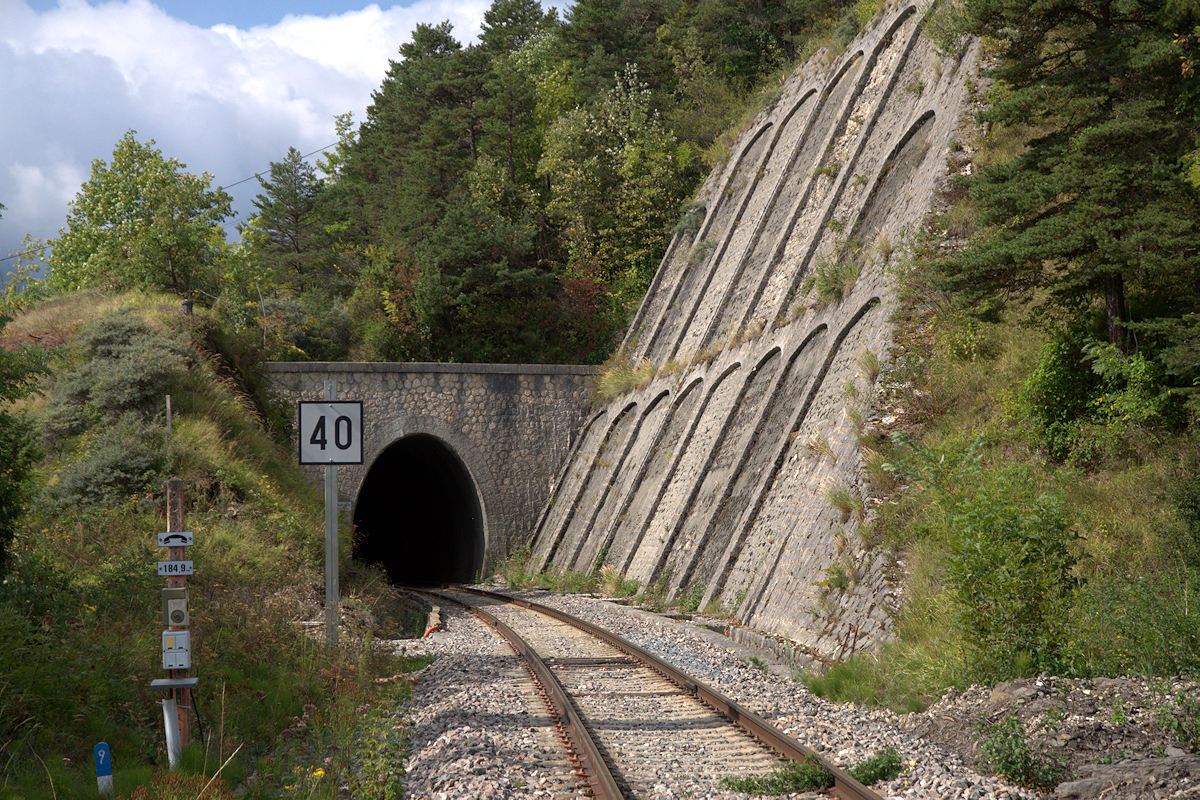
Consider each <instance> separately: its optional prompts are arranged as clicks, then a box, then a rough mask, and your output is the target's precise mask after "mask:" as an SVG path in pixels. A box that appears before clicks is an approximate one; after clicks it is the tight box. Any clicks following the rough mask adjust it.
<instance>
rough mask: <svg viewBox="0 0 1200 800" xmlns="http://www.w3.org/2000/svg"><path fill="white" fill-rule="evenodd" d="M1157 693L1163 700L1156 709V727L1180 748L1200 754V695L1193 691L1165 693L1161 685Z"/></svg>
mask: <svg viewBox="0 0 1200 800" xmlns="http://www.w3.org/2000/svg"><path fill="white" fill-rule="evenodd" d="M1158 693H1159V694H1160V695H1162V696H1163V697H1164V700H1165V702H1163V704H1162V705H1160V706H1159V707H1158V714H1157V719H1156V721H1157V722H1158V727H1159V728H1160V729H1162V731H1163V732H1164V733H1167V734H1169V735H1170V736H1171V737H1173V738H1174V739H1175V741H1176V742H1177V743H1178V744H1179V745H1180V746H1182V747H1184V748H1186V749H1187V750H1190V751H1191V752H1193V753H1200V694H1198V693H1197V692H1196V691H1195V690H1192V691H1191V692H1188V691H1184V690H1179V691H1175V692H1167V691H1165V686H1163V685H1162V684H1160V686H1159V689H1158Z"/></svg>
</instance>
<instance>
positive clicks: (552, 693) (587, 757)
mask: <svg viewBox="0 0 1200 800" xmlns="http://www.w3.org/2000/svg"><path fill="white" fill-rule="evenodd" d="M449 588H452V589H454V590H455V591H463V589H462V587H458V586H453V587H449ZM427 593H428V594H430V595H433V596H434V597H437V598H439V599H442V600H448V601H450V602H452V603H455V604H457V605H460V606H462V607H463V608H466V609H467V610H468V611H470V612H471V613H472V614H475V615H476V616H478V617H479V618H480V619H481V620H483V621H484V622H485V623H487V624H488V625H490V626H491V627H492V628H495V629H496V632H497V633H499V634H500V636H501V637H502V638H503V639H504V641H506V642H508V644H509V645H510V646H511V647H512V649H513V650H515V651H516V653H517V655H518V656H520V657H521V658H522V659H524V661H525V663H526V664H528V665H529V668H530V670H531V671H532V672H533V674H534V676H535V677H536V678H537V681H538V682H539V683H540V684H541V685H542V689H543V691H544V692H545V694H546V699H547V701H548V702H549V703H550V705H551V706H552V708H553V710H554V712H555V713H556V714H557V715H558V718H559V720H561V721H562V724H563V731H564V733H565V734H566V736H567V738H568V739H569V740H570V742H571V745H572V747H574V748H575V753H576V755H578V757H579V760H580V762H581V766H582V769H583V773H584V778H585V779H586V780H587V783H588V787H589V788H590V789H591V791H592V796H593V797H595V798H597V799H598V800H626V798H627V797H628V795H626V794H625V792H624V791H622V789H621V787H620V785H619V784H618V783H617V779H616V777H614V776H613V774H612V770H610V769H609V767H608V762H607V761H605V760H604V756H603V754H601V752H600V747H599V745H597V744H596V740H595V739H594V738H592V734H591V731H589V730H588V728H587V725H585V724H584V722H583V717H582V716H581V715H580V713H579V709H577V708H576V707H575V703H574V701H572V700H571V696H570V695H569V694H568V693H567V690H566V688H565V687H564V686H563V685H562V683H560V682H559V680H558V678H557V677H556V676H555V675H554V673H553V672H551V671H550V668H549V667H548V666H546V662H545V661H544V660H542V657H541V656H540V655H538V653H537V651H536V650H534V649H533V648H532V647H530V646H529V644H528V643H527V642H526V641H525V640H524V639H522V638H521V636H520V635H519V634H518V633H517V632H516V631H514V630H513V629H512V628H510V627H509V626H508V625H506V624H505V623H504V622H503V621H502V620H500V619H497V618H496V617H495V616H494V615H493V614H490V613H488V612H487V611H485V610H483V609H482V608H479V607H478V606H471V605H468V604H466V603H464V602H462V601H461V600H459V599H457V598H455V597H452V596H450V595H447V594H442V593H441V592H427Z"/></svg>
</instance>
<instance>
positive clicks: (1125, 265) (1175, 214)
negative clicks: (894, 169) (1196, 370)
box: [936, 0, 1200, 353]
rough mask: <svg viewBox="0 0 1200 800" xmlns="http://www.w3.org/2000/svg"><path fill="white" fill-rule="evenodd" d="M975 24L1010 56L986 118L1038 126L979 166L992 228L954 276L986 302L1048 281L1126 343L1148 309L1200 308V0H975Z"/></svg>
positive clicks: (943, 265)
mask: <svg viewBox="0 0 1200 800" xmlns="http://www.w3.org/2000/svg"><path fill="white" fill-rule="evenodd" d="M964 6H965V14H966V22H967V28H968V30H969V31H970V32H972V33H975V34H981V35H986V36H990V37H993V38H994V39H995V40H996V41H998V42H999V48H1000V50H1001V52H1002V53H1003V57H1002V59H1001V61H1000V64H999V66H997V67H996V68H994V69H993V70H992V77H993V78H994V79H995V80H996V81H997V83H996V89H995V90H994V91H993V92H992V101H993V103H992V105H991V107H990V108H989V109H988V110H986V111H985V112H983V113H982V114H981V117H982V118H983V120H984V121H986V122H988V123H992V124H1001V125H1007V126H1012V127H1016V128H1023V129H1026V130H1029V131H1032V132H1033V135H1032V138H1030V139H1029V141H1028V142H1027V145H1026V148H1025V150H1024V151H1023V152H1022V153H1021V154H1020V155H1018V156H1017V157H1015V158H1013V159H1012V160H1010V161H1008V162H1006V163H1002V164H997V165H995V166H992V167H990V168H987V169H984V170H983V171H982V172H981V174H980V175H979V176H978V177H977V178H975V179H974V180H971V181H969V185H970V188H971V193H972V197H973V198H974V200H975V201H976V202H977V203H978V204H979V206H980V208H981V214H980V221H981V222H982V223H983V225H985V226H987V227H986V234H985V235H984V236H983V237H982V238H981V239H980V240H979V241H977V242H976V243H974V245H973V246H971V247H969V248H967V249H965V250H964V251H962V252H961V253H959V254H957V255H955V256H953V257H951V258H948V259H945V260H943V261H942V262H940V263H939V264H937V265H936V266H937V268H938V271H939V273H940V275H941V278H940V283H941V285H942V286H944V287H946V288H949V289H951V290H952V291H954V292H955V293H957V294H958V295H959V296H960V297H961V298H963V299H964V300H965V301H966V302H967V303H968V304H970V305H972V306H974V307H975V308H976V310H978V311H981V312H986V311H988V310H993V309H995V308H997V307H999V306H1000V305H1002V304H1003V300H1004V299H1005V297H1007V296H1011V295H1018V296H1031V295H1033V294H1034V293H1036V292H1039V291H1043V290H1044V291H1045V292H1046V296H1047V297H1048V298H1049V301H1050V302H1051V303H1053V304H1054V305H1055V306H1057V307H1058V308H1060V309H1065V310H1067V311H1068V312H1070V313H1072V314H1074V315H1075V316H1076V317H1078V318H1085V317H1087V316H1088V315H1089V314H1090V313H1091V312H1092V310H1093V309H1095V310H1097V311H1099V312H1100V313H1102V315H1103V318H1104V331H1105V335H1106V337H1107V338H1108V340H1109V341H1110V342H1112V343H1113V344H1115V345H1117V346H1118V347H1119V348H1120V349H1121V350H1122V351H1123V352H1126V353H1128V352H1132V351H1133V350H1134V349H1135V348H1136V346H1137V344H1138V342H1137V339H1136V335H1135V334H1136V330H1137V328H1138V325H1139V323H1140V322H1141V321H1145V320H1149V319H1158V320H1164V319H1165V320H1176V321H1179V320H1182V319H1184V318H1185V317H1186V315H1187V314H1188V313H1189V312H1195V311H1197V310H1200V305H1198V304H1200V193H1198V192H1197V190H1196V187H1194V186H1191V185H1189V184H1188V182H1187V181H1186V180H1185V175H1184V163H1183V160H1182V159H1183V157H1184V156H1185V154H1186V153H1187V152H1188V151H1189V150H1190V149H1191V148H1193V147H1194V146H1195V145H1194V139H1193V135H1194V133H1195V131H1196V128H1197V123H1198V122H1200V109H1198V108H1197V106H1196V105H1195V104H1191V105H1189V104H1182V103H1180V102H1179V101H1180V99H1181V98H1183V97H1186V96H1188V94H1189V93H1192V94H1193V96H1194V93H1195V86H1194V82H1195V81H1196V78H1195V77H1194V76H1188V75H1186V74H1185V73H1184V71H1182V70H1181V69H1180V53H1179V48H1178V45H1177V44H1175V43H1174V41H1173V40H1174V38H1175V34H1176V33H1178V32H1180V31H1187V30H1191V29H1192V28H1193V27H1194V25H1195V24H1196V22H1197V16H1198V14H1200V12H1198V11H1197V8H1196V4H1194V3H1170V2H1169V3H1158V2H1130V1H1129V0H1037V1H1036V2H1033V3H1028V2H1024V1H1023V0H967V1H966V3H965V4H964Z"/></svg>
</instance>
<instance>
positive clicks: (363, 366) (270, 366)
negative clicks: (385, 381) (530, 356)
mask: <svg viewBox="0 0 1200 800" xmlns="http://www.w3.org/2000/svg"><path fill="white" fill-rule="evenodd" d="M263 366H264V368H265V369H266V371H267V372H308V373H311V372H349V373H371V372H435V373H436V372H444V373H449V374H463V375H586V376H592V375H596V374H597V373H598V372H599V371H600V368H599V367H597V366H593V365H590V364H470V363H468V364H461V363H457V362H446V361H267V362H265V363H264V365H263Z"/></svg>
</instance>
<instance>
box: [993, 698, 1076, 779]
mask: <svg viewBox="0 0 1200 800" xmlns="http://www.w3.org/2000/svg"><path fill="white" fill-rule="evenodd" d="M979 732H980V734H981V738H980V739H979V747H980V748H981V749H982V750H983V756H984V760H985V761H987V763H988V765H989V766H990V767H991V768H992V769H994V770H995V771H996V774H997V775H999V776H1000V777H1002V778H1005V779H1007V780H1010V781H1012V782H1013V783H1015V784H1018V785H1019V786H1025V787H1028V788H1030V789H1037V790H1039V791H1049V790H1051V789H1053V788H1054V787H1055V785H1057V783H1058V782H1059V780H1061V778H1062V776H1063V774H1064V771H1063V766H1062V763H1061V762H1060V761H1059V760H1058V759H1057V758H1055V757H1054V756H1053V755H1051V754H1050V753H1048V752H1047V751H1045V750H1044V749H1042V748H1039V747H1037V746H1035V745H1034V744H1033V743H1032V742H1031V741H1030V740H1029V736H1028V734H1026V733H1025V728H1024V727H1022V725H1021V718H1020V717H1018V716H1017V714H1016V712H1015V711H1013V712H1011V713H1009V714H1008V715H1007V716H1005V717H1004V719H1002V720H1001V721H1000V722H997V723H995V724H994V725H993V724H990V723H988V721H987V720H986V719H984V720H981V721H980V723H979Z"/></svg>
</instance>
